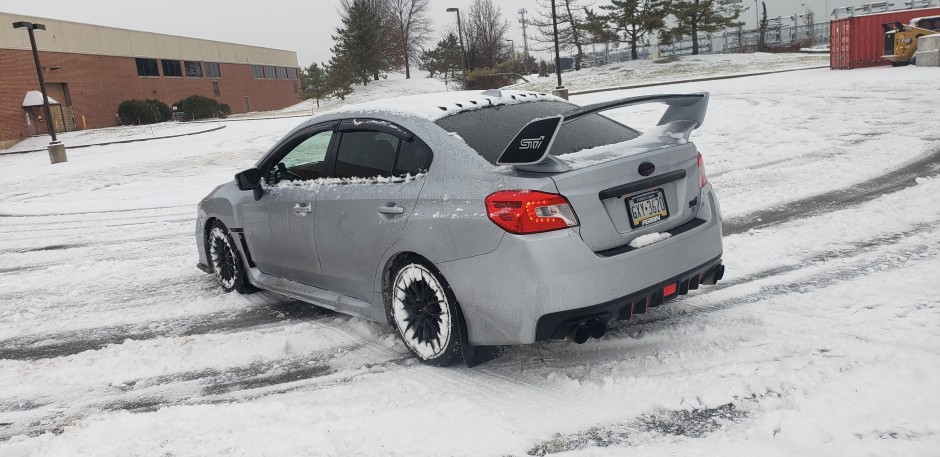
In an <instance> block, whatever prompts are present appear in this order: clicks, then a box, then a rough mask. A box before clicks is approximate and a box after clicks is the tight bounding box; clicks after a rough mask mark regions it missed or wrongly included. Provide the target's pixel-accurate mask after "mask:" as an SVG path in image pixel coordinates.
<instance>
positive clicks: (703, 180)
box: [698, 152, 708, 189]
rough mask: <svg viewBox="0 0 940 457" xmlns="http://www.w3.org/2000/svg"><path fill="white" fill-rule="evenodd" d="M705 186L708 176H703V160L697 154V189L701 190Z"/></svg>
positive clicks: (700, 154)
mask: <svg viewBox="0 0 940 457" xmlns="http://www.w3.org/2000/svg"><path fill="white" fill-rule="evenodd" d="M705 184H708V175H706V174H705V159H703V158H702V153H701V152H700V153H698V187H699V188H700V189H701V188H702V187H705Z"/></svg>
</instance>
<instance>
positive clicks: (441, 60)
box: [418, 32, 463, 83]
mask: <svg viewBox="0 0 940 457" xmlns="http://www.w3.org/2000/svg"><path fill="white" fill-rule="evenodd" d="M462 65H463V62H462V60H461V58H460V42H459V41H458V40H457V35H454V33H453V32H451V33H448V34H447V36H445V37H444V38H442V39H441V41H438V42H437V47H435V48H434V49H430V50H427V51H424V52H423V53H422V54H421V63H420V65H419V67H418V68H419V69H421V70H424V71H427V72H428V73H430V74H431V77H432V78H433V77H434V75H437V74H440V75H442V76H443V77H444V82H445V83H446V82H447V79H448V74H450V75H451V76H453V74H454V73H455V72H456V71H457V70H459V69H461V68H462Z"/></svg>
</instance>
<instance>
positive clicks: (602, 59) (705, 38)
mask: <svg viewBox="0 0 940 457" xmlns="http://www.w3.org/2000/svg"><path fill="white" fill-rule="evenodd" d="M758 36H759V31H758V30H756V29H750V30H743V29H741V30H725V31H724V32H722V33H715V34H702V35H699V39H698V45H699V53H700V54H728V53H742V52H754V51H756V50H757V46H758V41H759V40H758ZM764 44H765V45H767V46H769V47H771V48H799V47H809V46H816V45H826V44H829V23H828V22H820V23H817V24H813V25H804V24H796V25H794V24H786V23H785V20H784V19H782V18H775V19H773V20H771V21H769V24H768V27H767V31H766V33H765V34H764ZM593 48H594V49H597V51H591V50H590V49H589V50H588V51H587V52H585V55H584V59H583V60H582V65H583V66H588V67H589V66H591V65H603V64H604V63H607V62H626V61H628V60H631V59H630V50H629V46H627V45H625V44H623V43H620V44H619V46H617V47H616V48H615V47H614V46H613V45H603V44H598V45H595V46H593ZM654 48H656V46H647V45H644V46H643V47H641V48H638V50H637V54H638V56H637V57H638V58H639V59H648V58H650V56H651V55H652V54H653V52H654ZM793 50H797V49H793ZM658 51H659V55H660V56H679V55H688V54H692V38H685V39H682V40H677V41H676V42H674V43H673V44H671V45H664V46H659V47H658Z"/></svg>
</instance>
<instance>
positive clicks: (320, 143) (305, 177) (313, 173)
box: [265, 130, 333, 184]
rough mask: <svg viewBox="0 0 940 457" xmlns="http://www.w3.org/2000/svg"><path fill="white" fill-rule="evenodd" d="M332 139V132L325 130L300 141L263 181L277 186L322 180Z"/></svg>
mask: <svg viewBox="0 0 940 457" xmlns="http://www.w3.org/2000/svg"><path fill="white" fill-rule="evenodd" d="M332 137H333V132H332V131H331V130H327V131H324V132H318V133H316V134H314V135H313V136H311V137H309V138H307V139H305V140H303V141H301V142H300V143H299V144H297V145H296V146H294V148H293V149H292V150H291V151H290V152H288V153H287V155H286V156H284V158H282V159H281V161H280V162H279V163H278V164H277V165H276V166H275V167H274V168H272V169H271V170H270V171H269V172H268V174H267V176H266V179H265V181H267V183H268V184H277V183H278V182H281V181H309V180H314V179H319V178H322V177H323V176H324V175H325V174H326V153H327V151H329V149H330V139H331V138H332Z"/></svg>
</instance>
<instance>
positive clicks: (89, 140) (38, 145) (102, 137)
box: [0, 121, 221, 154]
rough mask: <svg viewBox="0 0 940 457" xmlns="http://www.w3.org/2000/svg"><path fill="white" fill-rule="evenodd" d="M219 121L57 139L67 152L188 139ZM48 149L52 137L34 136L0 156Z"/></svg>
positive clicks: (84, 132)
mask: <svg viewBox="0 0 940 457" xmlns="http://www.w3.org/2000/svg"><path fill="white" fill-rule="evenodd" d="M219 125H221V124H219V123H218V121H206V122H163V123H160V124H152V125H139V126H138V125H124V126H120V127H107V128H101V129H91V130H79V131H75V132H60V133H59V134H57V135H56V137H57V139H58V140H59V141H61V142H62V143H63V144H65V146H66V148H69V147H73V146H84V145H89V144H100V143H111V142H115V141H129V140H148V139H152V138H160V137H166V136H175V135H187V134H193V133H197V132H202V131H205V130H210V129H213V128H216V127H218V126H219ZM48 145H49V136H48V135H42V136H34V137H29V138H27V139H25V140H23V141H20V142H19V143H17V144H16V145H15V146H13V147H11V148H9V149H0V154H8V153H18V152H23V151H35V150H43V151H45V150H46V146H48Z"/></svg>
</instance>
